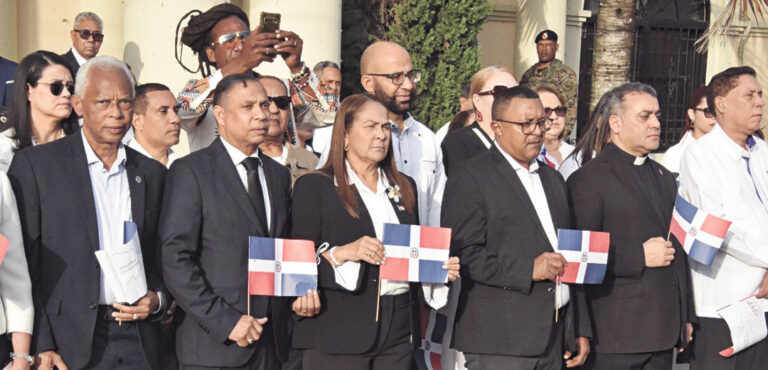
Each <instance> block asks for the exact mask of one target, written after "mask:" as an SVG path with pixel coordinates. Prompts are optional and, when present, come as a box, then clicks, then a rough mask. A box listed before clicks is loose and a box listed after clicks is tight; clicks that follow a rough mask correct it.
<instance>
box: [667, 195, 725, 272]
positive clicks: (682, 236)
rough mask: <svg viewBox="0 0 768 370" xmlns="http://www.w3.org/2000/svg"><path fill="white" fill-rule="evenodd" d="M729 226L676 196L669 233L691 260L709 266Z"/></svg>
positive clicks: (720, 219)
mask: <svg viewBox="0 0 768 370" xmlns="http://www.w3.org/2000/svg"><path fill="white" fill-rule="evenodd" d="M730 226H731V221H728V220H724V219H722V218H720V217H716V216H713V215H710V214H708V213H706V212H704V211H702V210H700V209H698V208H696V207H695V206H694V205H693V204H691V203H688V201H687V200H685V198H683V197H682V196H680V194H678V195H677V199H676V200H675V209H674V211H673V212H672V222H670V224H669V232H670V234H672V235H674V236H675V238H677V241H679V242H680V244H681V245H682V246H683V249H684V250H685V252H686V253H688V255H689V256H691V258H692V259H694V260H696V261H698V262H701V263H703V264H705V265H707V266H709V265H711V264H712V260H714V259H715V255H716V254H717V251H719V250H720V246H721V245H722V244H723V239H725V235H726V233H727V232H728V228H729V227H730Z"/></svg>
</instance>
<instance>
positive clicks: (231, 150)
mask: <svg viewBox="0 0 768 370" xmlns="http://www.w3.org/2000/svg"><path fill="white" fill-rule="evenodd" d="M221 142H222V143H223V144H224V148H225V149H226V150H227V153H228V154H229V157H230V158H231V159H232V163H233V164H234V165H235V169H236V170H237V175H238V176H240V181H242V182H243V186H244V187H245V191H248V170H246V169H245V165H244V164H243V161H244V160H245V159H246V158H248V156H247V155H245V153H243V152H241V151H240V149H237V148H235V147H234V146H232V144H230V143H229V142H227V140H225V139H224V138H223V137H222V138H221ZM283 151H285V149H283ZM250 157H252V158H259V150H258V149H256V151H255V152H253V154H251V155H250ZM259 182H260V183H261V190H262V192H261V193H262V194H263V195H264V212H265V213H266V214H267V227H270V226H271V225H272V206H271V204H270V203H269V189H268V187H267V177H266V176H265V175H264V165H263V164H262V165H261V166H259Z"/></svg>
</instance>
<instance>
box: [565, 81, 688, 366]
mask: <svg viewBox="0 0 768 370" xmlns="http://www.w3.org/2000/svg"><path fill="white" fill-rule="evenodd" d="M607 94H609V96H608V97H607V98H609V99H610V100H611V103H609V104H610V109H609V111H610V112H609V114H610V117H609V120H608V123H609V125H610V143H609V144H607V145H606V147H605V148H604V149H603V151H602V152H600V154H599V155H598V156H597V158H595V159H594V160H592V161H590V162H589V163H587V164H586V165H584V167H582V168H581V169H579V170H578V171H576V172H575V173H574V174H573V175H572V176H571V177H569V179H568V182H567V187H568V191H569V196H570V202H571V212H572V216H573V217H572V219H573V222H574V226H575V228H577V229H580V230H592V231H605V232H609V233H610V239H611V245H610V252H609V256H608V268H607V272H606V276H605V280H604V281H603V284H601V285H589V286H587V300H588V301H589V305H590V306H591V309H592V311H591V314H592V315H591V318H592V326H593V335H594V336H593V345H592V348H593V352H592V353H591V354H590V356H589V358H588V359H587V363H586V364H585V368H587V369H630V368H631V369H672V358H673V348H675V347H678V348H684V347H685V346H686V345H687V343H688V342H689V341H690V333H691V330H692V329H691V325H690V324H689V322H690V321H692V320H693V318H694V317H695V314H694V312H693V303H692V299H693V297H692V295H691V293H690V289H689V285H690V278H689V274H688V262H687V258H686V254H685V252H684V251H683V249H682V248H681V247H680V245H679V244H678V243H677V242H676V241H675V242H674V244H673V243H672V242H670V241H668V240H667V239H668V236H667V235H668V231H669V224H670V220H671V218H672V210H673V208H674V204H675V198H676V195H677V186H676V184H675V177H674V175H673V174H672V173H671V172H669V171H667V170H666V169H665V168H664V167H662V166H661V165H659V164H658V163H656V162H654V161H649V160H647V158H648V153H650V152H651V151H653V150H656V149H657V148H658V146H659V134H660V133H661V124H660V122H659V115H660V110H659V102H658V99H657V97H656V91H655V90H654V89H653V88H652V87H650V86H648V85H645V84H642V83H628V84H625V85H622V86H619V87H617V88H615V89H613V90H611V91H609V92H608V93H607Z"/></svg>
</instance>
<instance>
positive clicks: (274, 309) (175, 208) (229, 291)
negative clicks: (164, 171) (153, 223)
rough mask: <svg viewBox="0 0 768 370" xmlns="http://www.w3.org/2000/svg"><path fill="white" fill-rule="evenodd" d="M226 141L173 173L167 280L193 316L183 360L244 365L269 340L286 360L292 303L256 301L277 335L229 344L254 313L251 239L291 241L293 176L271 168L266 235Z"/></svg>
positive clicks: (164, 227)
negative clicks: (244, 317) (237, 326)
mask: <svg viewBox="0 0 768 370" xmlns="http://www.w3.org/2000/svg"><path fill="white" fill-rule="evenodd" d="M221 140H222V139H221V138H217V139H216V140H215V141H214V142H213V143H212V144H211V145H210V146H208V147H207V148H205V149H202V150H199V151H197V152H194V153H192V154H190V155H188V156H186V157H184V158H181V159H179V160H177V161H175V162H174V163H173V165H172V166H171V169H170V171H169V172H168V181H167V182H166V187H165V202H164V203H163V211H162V215H161V220H160V227H159V230H160V231H159V233H160V239H161V243H162V246H163V274H164V277H165V279H166V284H167V285H168V290H170V291H171V293H172V294H173V296H174V297H175V298H176V302H177V303H178V305H179V306H180V307H181V308H182V309H183V310H184V312H185V313H186V316H185V318H184V321H183V322H182V323H181V325H180V326H179V329H178V331H177V332H176V353H177V355H178V357H179V362H181V363H182V364H187V365H195V366H211V367H238V366H242V365H243V364H245V363H246V362H247V361H248V360H249V359H250V358H251V356H252V355H253V354H254V353H255V351H256V350H260V349H261V347H263V344H262V343H264V341H273V342H274V343H275V344H276V345H277V347H276V348H277V351H278V354H279V355H280V358H281V360H283V361H284V360H285V354H286V352H285V351H286V349H287V344H288V338H289V336H290V327H289V326H288V325H287V323H286V322H287V321H288V320H289V319H290V313H289V311H288V309H289V305H288V300H287V299H281V298H277V299H275V298H270V297H256V296H254V297H252V298H251V316H254V317H265V316H268V312H269V323H268V324H267V325H271V326H272V328H273V329H274V330H273V333H274V335H273V336H272V337H268V336H265V337H262V338H261V339H260V340H258V341H256V342H255V343H254V344H252V345H250V346H248V347H246V348H240V347H238V345H237V343H235V342H232V341H231V340H229V339H227V338H228V337H229V333H230V332H231V331H232V329H233V328H234V327H235V324H237V322H238V321H239V320H240V317H241V316H242V315H245V314H246V313H247V302H248V301H247V299H248V297H249V296H248V294H247V289H248V285H247V283H248V279H247V276H248V275H247V271H248V237H249V236H265V237H273V238H282V237H285V235H286V231H287V224H288V219H289V212H290V188H291V175H290V173H289V172H288V169H286V168H285V167H283V166H281V165H280V164H278V163H277V162H275V161H274V160H272V159H271V158H269V157H267V156H265V155H263V153H262V154H261V155H260V158H261V160H262V163H263V164H264V172H265V177H266V180H267V189H268V193H269V200H270V205H271V209H272V212H271V225H269V230H263V228H262V226H261V225H262V223H261V222H260V221H259V219H258V217H259V216H258V213H257V212H256V206H255V205H254V203H253V202H252V201H251V198H250V197H249V196H248V193H247V192H246V189H245V187H244V186H243V183H242V181H241V180H240V177H239V176H238V174H237V170H236V168H235V165H234V164H233V163H232V159H231V157H230V156H229V154H228V153H227V150H226V148H225V147H224V144H223V143H222V141H221Z"/></svg>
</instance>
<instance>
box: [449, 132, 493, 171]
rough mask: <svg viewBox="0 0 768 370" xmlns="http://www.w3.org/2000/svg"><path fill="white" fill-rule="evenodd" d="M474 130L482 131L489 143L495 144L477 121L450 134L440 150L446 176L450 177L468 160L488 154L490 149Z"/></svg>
mask: <svg viewBox="0 0 768 370" xmlns="http://www.w3.org/2000/svg"><path fill="white" fill-rule="evenodd" d="M473 129H478V130H480V134H482V135H483V136H484V137H485V138H486V140H488V142H489V143H492V142H493V139H491V138H490V137H488V135H487V134H486V133H485V131H483V129H482V128H480V125H479V124H478V123H477V121H475V122H473V123H472V124H471V125H469V126H466V127H462V128H460V129H458V130H456V131H454V132H450V133H448V135H446V136H445V139H443V142H442V144H440V148H442V150H443V165H444V166H445V174H446V176H450V174H451V171H453V170H454V169H456V167H458V166H459V165H460V164H461V163H463V162H465V161H466V160H468V159H472V158H474V157H475V156H476V155H478V154H481V153H484V152H487V151H488V148H487V147H486V146H485V144H483V142H482V140H480V138H479V137H477V134H476V133H475V131H474V130H473Z"/></svg>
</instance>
